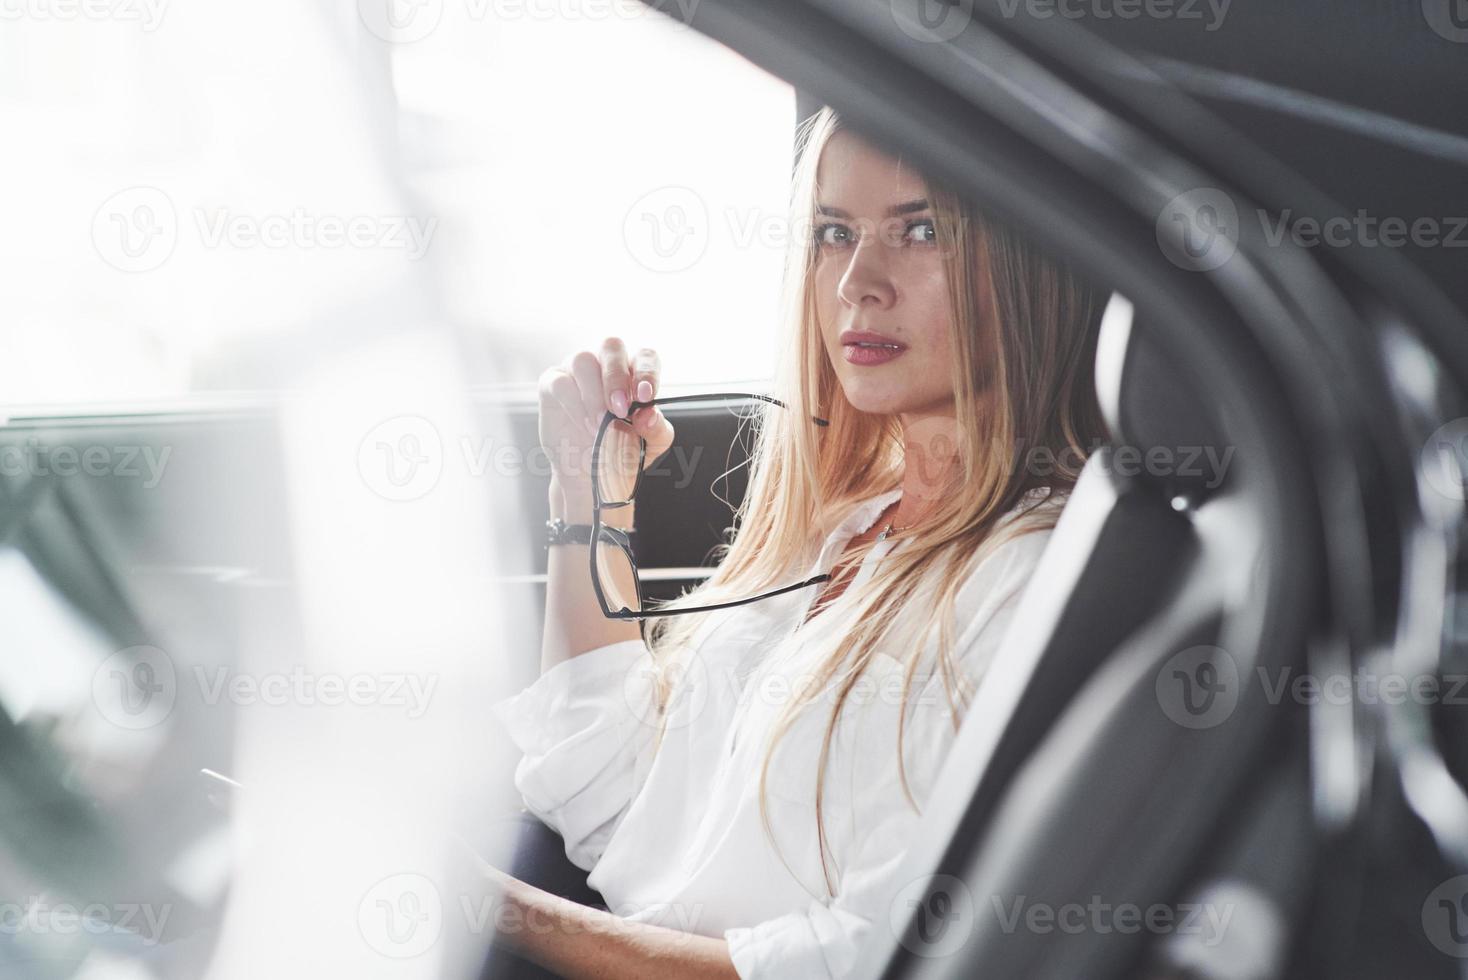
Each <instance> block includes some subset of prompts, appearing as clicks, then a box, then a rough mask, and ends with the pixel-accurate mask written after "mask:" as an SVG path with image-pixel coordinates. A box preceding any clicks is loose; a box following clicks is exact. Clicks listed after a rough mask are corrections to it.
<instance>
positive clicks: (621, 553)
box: [591, 391, 830, 620]
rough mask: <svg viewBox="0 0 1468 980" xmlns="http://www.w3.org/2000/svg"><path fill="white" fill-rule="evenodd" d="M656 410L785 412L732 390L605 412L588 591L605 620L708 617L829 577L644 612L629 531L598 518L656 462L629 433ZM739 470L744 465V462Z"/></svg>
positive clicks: (597, 452)
mask: <svg viewBox="0 0 1468 980" xmlns="http://www.w3.org/2000/svg"><path fill="white" fill-rule="evenodd" d="M741 402H743V403H746V404H747V403H751V402H763V403H765V407H763V408H760V407H759V406H757V405H748V404H747V408H746V409H745V410H744V411H741V409H740V403H741ZM654 405H655V406H658V407H659V408H661V407H663V406H666V405H677V406H678V407H679V412H678V414H679V415H680V416H683V415H684V414H685V413H687V416H688V418H687V419H686V420H685V421H692V419H693V418H696V417H697V416H698V415H700V414H707V413H712V412H719V413H724V414H728V415H732V416H734V417H735V418H739V419H741V420H744V419H751V418H753V417H754V416H755V415H756V414H757V413H759V412H762V411H763V412H768V411H771V410H775V409H786V408H787V407H788V406H786V404H785V403H784V402H782V401H780V400H779V399H776V398H771V397H769V396H768V395H757V394H750V393H746V392H738V391H732V392H721V393H718V394H712V395H678V396H674V397H670V398H654V399H653V400H652V401H646V402H637V401H635V402H632V403H631V405H629V406H628V408H627V414H626V416H618V415H617V414H616V413H614V412H607V413H606V415H604V416H603V417H602V420H601V426H600V427H599V428H598V429H597V432H596V441H595V443H593V445H592V451H591V488H592V503H593V508H592V535H591V584H592V588H593V589H595V590H596V599H597V602H599V603H600V604H601V609H602V613H603V614H604V615H605V616H606V617H607V618H608V619H631V620H636V619H647V618H649V617H652V616H681V615H687V614H689V613H697V612H708V611H710V610H713V609H726V608H728V607H730V606H742V605H745V604H746V603H750V602H757V601H759V600H760V599H768V598H770V597H771V596H776V595H781V594H783V593H786V592H793V591H794V590H796V589H804V588H807V587H809V586H812V585H816V584H819V583H821V582H824V581H826V580H827V579H829V578H830V575H828V574H821V575H816V576H814V577H813V578H808V579H804V580H802V581H800V582H795V583H793V584H791V585H786V586H782V587H781V588H778V589H772V590H770V591H768V592H761V593H760V594H759V595H753V596H750V597H748V598H746V599H737V600H733V601H729V602H718V603H711V604H709V605H701V606H689V607H686V608H678V609H649V608H647V603H646V601H645V599H644V597H645V593H644V590H643V578H642V571H641V570H640V569H639V568H638V566H637V559H636V557H635V556H634V555H633V553H632V542H631V540H630V538H629V537H628V534H627V531H626V530H625V529H623V528H620V527H614V526H612V525H609V524H606V523H603V521H602V515H603V514H604V513H605V512H607V511H611V510H617V509H619V508H622V507H630V506H631V505H632V503H633V501H634V500H636V498H637V492H638V490H640V489H642V487H643V477H644V476H645V475H646V473H647V469H648V467H649V466H650V465H654V464H657V463H658V462H659V461H660V460H657V459H655V460H649V459H648V458H647V440H645V439H643V438H642V437H641V436H640V435H638V434H637V433H636V432H635V431H634V430H633V428H632V422H631V419H632V416H633V415H634V414H635V413H636V412H637V410H638V409H640V408H645V407H648V406H654ZM812 418H813V419H814V421H815V423H816V424H817V425H828V424H829V423H828V422H827V421H826V420H825V419H821V418H814V416H812ZM670 421H672V420H670ZM675 428H676V423H675ZM675 448H676V441H675V444H674V447H670V448H669V450H668V451H667V452H665V453H664V454H663V457H660V459H663V458H667V456H668V454H669V453H671V452H673V451H674V449H675ZM738 465H740V466H747V465H748V460H747V459H746V460H744V461H742V462H741V463H740V464H738ZM735 468H737V467H735ZM728 472H730V471H727V470H726V471H725V474H726V475H727V473H728Z"/></svg>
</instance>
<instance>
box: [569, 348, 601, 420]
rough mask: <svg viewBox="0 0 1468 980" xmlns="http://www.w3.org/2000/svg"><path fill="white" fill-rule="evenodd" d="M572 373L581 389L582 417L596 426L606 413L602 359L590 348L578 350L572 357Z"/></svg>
mask: <svg viewBox="0 0 1468 980" xmlns="http://www.w3.org/2000/svg"><path fill="white" fill-rule="evenodd" d="M571 374H572V376H573V377H575V379H576V385H577V386H578V387H579V388H580V389H581V391H580V398H581V417H582V418H584V419H586V423H587V424H588V425H590V426H591V427H592V428H595V427H596V426H597V425H599V424H600V423H601V417H602V415H603V414H605V413H606V410H607V404H606V396H605V395H604V394H603V393H602V383H601V359H600V358H599V357H597V356H596V355H595V354H593V353H592V352H591V351H589V350H583V351H577V352H576V353H575V354H574V355H572V357H571Z"/></svg>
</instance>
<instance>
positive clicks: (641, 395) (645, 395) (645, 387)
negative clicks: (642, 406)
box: [637, 381, 652, 402]
mask: <svg viewBox="0 0 1468 980" xmlns="http://www.w3.org/2000/svg"><path fill="white" fill-rule="evenodd" d="M637 400H638V401H640V402H650V401H652V382H651V381H639V382H637Z"/></svg>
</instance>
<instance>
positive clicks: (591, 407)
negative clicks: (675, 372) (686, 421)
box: [540, 337, 673, 510]
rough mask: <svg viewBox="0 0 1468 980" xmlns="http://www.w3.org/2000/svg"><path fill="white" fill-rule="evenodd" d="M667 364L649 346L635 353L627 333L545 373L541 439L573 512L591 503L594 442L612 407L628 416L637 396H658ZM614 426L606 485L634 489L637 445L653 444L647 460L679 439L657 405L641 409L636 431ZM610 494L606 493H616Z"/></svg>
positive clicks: (634, 418) (557, 484)
mask: <svg viewBox="0 0 1468 980" xmlns="http://www.w3.org/2000/svg"><path fill="white" fill-rule="evenodd" d="M659 371H660V365H659V362H658V355H657V352H656V351H655V350H653V349H652V348H649V347H644V348H642V349H641V350H639V351H638V352H637V353H636V355H634V356H632V357H630V358H629V356H628V354H627V348H626V346H625V345H624V344H623V343H622V340H621V338H620V337H608V338H607V339H606V340H605V341H603V342H602V345H601V350H600V352H593V351H589V350H583V351H577V352H576V353H574V354H572V355H571V356H570V357H568V358H567V359H566V361H565V362H564V363H563V364H562V365H560V366H559V367H552V368H549V369H547V370H546V371H545V373H544V374H542V375H541V376H540V442H541V445H542V446H543V447H544V449H545V451H546V453H547V454H548V455H549V457H550V465H551V482H552V485H553V487H554V488H559V491H560V493H561V494H562V495H563V497H564V499H565V501H566V504H567V508H568V510H578V509H582V508H583V507H584V508H585V509H589V507H590V501H591V469H590V461H591V448H592V444H593V442H594V440H595V438H596V431H597V428H598V427H599V426H600V425H601V420H602V416H603V414H604V413H606V412H607V411H609V410H610V411H611V412H613V413H615V414H616V415H617V416H618V417H623V418H625V417H626V415H627V409H628V407H629V405H630V403H631V402H633V401H641V402H646V401H651V400H652V399H653V398H655V397H657V391H658V374H659ZM621 432H622V438H621V439H620V440H619V439H618V438H617V435H616V430H615V429H614V430H609V431H608V433H607V437H608V439H609V440H610V441H609V442H608V444H607V445H606V446H604V448H603V453H602V461H603V462H604V463H607V464H609V465H610V467H611V469H610V471H609V472H606V473H604V474H603V477H604V478H603V480H602V486H603V489H604V490H614V489H615V488H618V487H630V486H631V480H632V478H634V477H635V476H636V465H637V449H638V445H637V443H636V441H635V439H634V438H633V437H634V436H636V437H640V438H641V439H643V440H645V441H646V442H647V456H646V465H648V466H651V465H652V463H653V462H654V461H655V460H656V459H657V458H658V457H660V456H662V454H663V453H665V452H667V451H668V448H669V447H670V446H672V444H673V426H672V424H671V423H669V422H668V420H667V419H666V418H665V417H664V416H663V413H662V412H661V411H659V410H658V409H657V408H640V409H638V410H637V412H636V413H634V414H633V416H632V421H631V431H630V432H628V431H627V430H625V429H624V430H621ZM614 495H615V494H614V493H604V494H603V496H604V497H608V496H614Z"/></svg>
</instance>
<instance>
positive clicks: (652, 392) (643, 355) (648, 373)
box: [632, 347, 662, 402]
mask: <svg viewBox="0 0 1468 980" xmlns="http://www.w3.org/2000/svg"><path fill="white" fill-rule="evenodd" d="M661 373H662V362H661V360H660V359H659V357H658V352H657V351H655V350H653V349H652V348H651V347H644V348H642V349H641V350H639V351H638V352H637V355H636V356H635V357H633V359H632V390H633V391H634V392H635V393H636V395H635V397H636V400H637V401H640V402H650V401H652V400H653V399H654V398H656V397H657V394H658V375H660V374H661Z"/></svg>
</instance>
